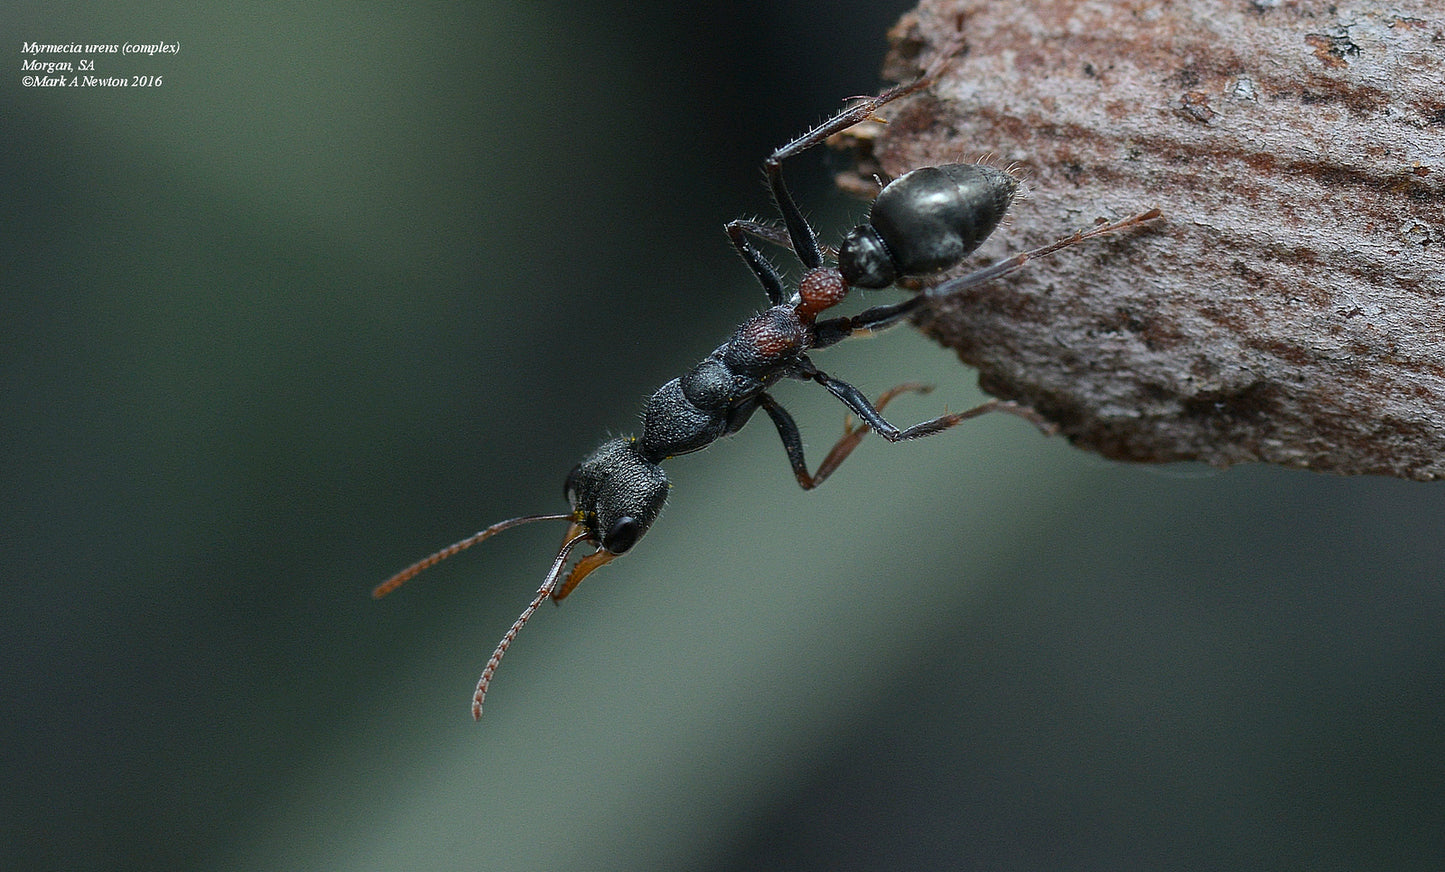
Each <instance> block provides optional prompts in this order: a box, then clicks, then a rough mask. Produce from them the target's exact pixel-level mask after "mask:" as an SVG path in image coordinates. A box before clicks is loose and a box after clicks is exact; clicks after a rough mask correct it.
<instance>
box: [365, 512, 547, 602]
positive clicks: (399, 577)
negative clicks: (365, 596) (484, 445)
mask: <svg viewBox="0 0 1445 872" xmlns="http://www.w3.org/2000/svg"><path fill="white" fill-rule="evenodd" d="M575 520H576V515H575V514H573V513H571V512H569V513H567V514H565V515H527V516H526V517H522V518H509V519H508V520H505V521H498V522H497V523H495V524H493V525H492V526H490V527H488V528H487V529H485V530H483V531H481V532H480V533H473V534H472V535H470V536H468V537H467V538H465V539H463V540H462V541H460V542H453V543H452V544H450V545H448V546H447V547H445V548H443V549H442V550H440V551H438V552H436V553H435V554H429V555H427V556H426V557H423V558H422V559H420V560H418V561H417V562H415V563H413V564H412V565H410V566H408V567H407V568H406V569H403V570H402V571H401V572H398V573H397V574H396V575H393V576H392V577H391V578H388V579H387V580H386V581H383V582H382V583H381V584H378V585H377V586H376V587H375V588H374V589H373V590H372V591H371V595H372V597H374V598H376V599H380V598H382V597H384V596H386V595H387V594H389V593H391V592H392V591H394V590H396V589H397V588H399V587H401V586H402V584H404V583H405V582H406V581H407V580H408V579H410V578H411V577H412V576H414V575H416V574H417V573H419V572H421V571H422V570H423V569H428V568H430V567H433V566H435V565H437V564H438V563H441V562H442V561H443V560H446V559H447V558H448V557H451V556H452V555H453V554H456V553H458V552H461V551H465V550H467V549H468V548H470V547H472V546H473V545H475V544H477V543H478V542H481V541H482V540H484V539H490V538H491V537H493V536H495V535H497V534H498V533H500V532H502V531H503V530H510V529H511V528H513V527H517V526H520V525H522V524H530V523H531V522H533V521H575ZM567 550H571V549H570V546H569V547H568V549H567Z"/></svg>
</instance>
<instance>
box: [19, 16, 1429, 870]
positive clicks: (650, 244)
mask: <svg viewBox="0 0 1445 872" xmlns="http://www.w3.org/2000/svg"><path fill="white" fill-rule="evenodd" d="M906 8H907V4H906V3H904V2H897V3H894V2H868V0H852V2H833V3H826V2H814V0H793V2H777V0H772V2H767V0H739V2H730V3H720V2H719V3H713V2H702V3H692V4H672V3H662V2H654V0H645V2H631V3H622V2H601V0H595V2H575V0H574V2H567V3H560V2H555V0H554V2H543V3H529V4H487V3H478V4H462V3H445V4H429V3H421V4H387V5H379V4H367V5H353V4H342V3H310V4H304V5H302V4H220V3H199V4H198V3H184V4H182V3H158V2H135V3H123V4H110V3H94V4H81V3H75V4H66V3H60V4H55V3H47V4H41V3H32V2H21V3H19V4H9V5H8V6H7V7H6V9H5V10H4V11H3V12H0V22H3V24H4V26H3V30H4V32H5V33H6V34H7V36H8V38H7V39H6V40H5V41H4V49H3V55H4V63H5V65H6V69H8V70H9V71H10V74H9V76H8V78H7V80H6V82H5V84H4V85H3V87H0V114H3V121H0V137H3V149H0V160H3V162H4V170H3V176H0V186H3V192H4V196H3V209H0V222H3V242H0V251H3V267H0V269H3V273H0V287H3V295H0V314H3V322H4V324H5V325H6V335H7V337H8V339H7V341H6V342H4V343H3V345H0V360H3V367H0V378H3V390H0V402H3V404H4V405H3V419H4V430H3V432H4V441H5V451H4V453H3V457H4V460H3V463H4V475H3V479H0V486H3V488H4V491H3V502H0V504H3V506H4V509H3V511H4V513H5V517H4V519H3V525H0V530H3V532H0V543H3V547H0V569H3V574H4V580H5V584H4V588H3V590H4V593H3V596H4V602H3V614H4V632H3V636H0V644H3V647H0V668H3V672H0V681H3V695H0V705H3V706H4V710H3V711H0V718H3V721H4V723H5V724H6V740H5V741H4V742H3V743H0V755H3V760H4V773H5V783H6V787H5V790H4V792H3V794H0V797H3V798H0V867H3V868H5V869H16V870H46V869H57V870H59V869H64V870H90V869H114V870H129V869H136V870H140V869H145V870H153V869H222V868H223V869H228V870H235V869H239V870H247V869H307V870H326V869H337V870H343V869H344V870H360V869H392V870H394V869H409V870H425V869H455V868H469V869H508V870H521V869H539V870H540V869H546V870H568V869H576V870H599V869H628V870H638V869H696V870H731V869H756V868H791V869H832V870H837V869H899V868H950V869H989V870H1003V869H1111V870H1117V869H1151V870H1153V869H1203V868H1215V869H1238V868H1250V869H1305V868H1308V869H1342V870H1343V869H1351V870H1359V869H1438V868H1441V866H1442V863H1445V798H1442V797H1445V682H1442V677H1445V588H1442V584H1441V580H1442V569H1441V567H1442V565H1445V560H1442V558H1445V545H1442V535H1441V524H1442V521H1445V508H1442V502H1445V492H1442V491H1441V489H1440V487H1439V486H1429V485H1420V484H1410V483H1404V482H1397V481H1389V480H1367V479H1339V478H1327V477H1320V476H1313V475H1308V474H1302V473H1293V472H1285V471H1281V470H1278V469H1272V468H1262V467H1253V468H1249V467H1246V468H1239V469H1235V470H1230V471H1228V472H1224V473H1219V474H1213V473H1208V472H1196V471H1192V470H1186V471H1185V472H1184V473H1183V474H1176V473H1174V472H1168V473H1165V474H1161V473H1160V472H1159V471H1150V470H1140V469H1134V468H1127V467H1121V466H1117V465H1111V464H1107V463H1104V462H1102V461H1099V460H1097V459H1096V458H1093V457H1091V456H1088V455H1085V454H1082V453H1080V452H1077V451H1074V450H1071V449H1070V448H1068V447H1067V445H1065V444H1064V443H1063V442H1062V441H1061V440H1045V439H1042V438H1040V437H1039V436H1038V434H1037V433H1036V432H1034V431H1033V430H1032V429H1031V428H1030V427H1029V426H1028V425H1027V424H1025V423H1023V422H1021V421H1018V420H1015V419H1013V418H1007V417H1000V418H999V419H997V420H980V421H978V422H975V423H971V424H969V425H968V426H967V427H966V428H963V429H960V430H959V431H955V432H952V433H950V434H947V435H945V436H941V437H939V438H937V439H933V440H927V441H925V442H921V443H915V444H910V445H899V446H887V445H885V444H883V443H881V442H876V441H874V442H870V443H867V444H865V445H864V446H863V447H862V448H861V449H860V450H859V451H858V452H857V453H856V454H855V455H854V459H853V460H851V461H850V462H849V464H848V465H847V466H846V467H844V469H843V471H842V472H841V473H840V474H839V475H838V476H836V477H835V478H834V479H832V480H830V481H829V482H828V484H827V486H826V487H824V488H822V489H820V490H819V491H816V492H813V493H806V494H805V493H803V492H802V491H800V490H799V489H798V488H797V487H796V486H795V484H794V483H793V480H792V477H791V475H790V474H789V472H788V468H787V465H786V462H785V460H784V457H783V452H782V450H781V447H780V445H779V444H778V440H777V436H776V434H775V433H774V432H773V431H772V429H771V427H770V426H768V425H767V423H766V421H764V422H763V423H761V424H759V425H756V426H754V427H751V428H749V429H748V430H746V431H744V432H743V433H741V434H739V435H738V436H737V437H735V438H733V439H730V440H727V441H725V442H723V443H720V444H719V445H717V446H715V447H713V448H712V449H711V450H710V451H708V452H706V453H704V454H700V455H694V456H690V457H686V458H681V459H678V460H676V461H674V462H672V463H671V464H670V465H669V473H670V475H671V477H672V479H673V482H674V485H675V490H674V494H673V499H672V502H671V504H670V506H669V508H668V510H667V512H666V513H665V514H664V516H663V518H662V520H661V521H660V522H659V524H658V526H657V527H656V528H655V529H654V531H653V532H652V534H651V535H650V536H649V537H648V538H647V540H646V541H645V543H643V545H642V546H640V547H639V548H638V549H637V550H636V552H635V553H634V554H631V555H629V556H628V557H627V559H626V560H624V561H619V562H618V563H616V564H614V565H612V566H610V567H608V568H606V569H604V570H602V571H600V572H599V573H597V574H596V575H594V576H592V577H591V578H590V579H589V580H588V582H587V584H585V585H584V586H583V587H582V588H581V589H579V591H578V593H577V594H576V595H575V596H574V597H573V598H572V599H570V600H568V602H567V604H566V607H565V608H562V609H550V608H548V609H546V610H545V611H543V612H542V613H540V614H539V615H538V617H537V619H536V620H535V621H534V622H533V623H532V624H531V625H529V626H528V628H527V630H526V632H525V633H524V634H523V635H522V636H521V638H520V640H519V641H518V644H517V645H516V646H515V647H514V648H513V650H512V653H511V654H510V655H509V657H508V661H507V663H506V664H505V666H504V668H503V669H502V670H501V672H500V673H499V677H498V680H497V682H496V683H495V684H494V686H493V692H492V695H491V696H490V697H489V699H488V706H487V715H486V717H485V718H484V719H483V721H482V722H481V723H480V724H473V723H472V721H471V718H470V716H469V712H468V703H469V698H470V694H471V690H472V686H473V683H474V682H475V680H476V677H477V673H478V672H479V670H480V668H481V665H482V663H483V662H484V660H485V658H486V656H487V654H488V653H489V652H490V651H491V649H492V646H493V645H494V644H495V642H496V640H497V638H498V637H499V636H500V635H501V633H502V631H503V630H504V629H505V628H506V626H507V625H508V623H510V621H511V620H512V618H513V617H514V616H515V615H516V613H517V612H518V611H520V610H521V608H522V606H523V605H524V604H525V603H526V601H527V600H528V598H530V596H531V595H532V592H533V591H534V589H535V587H536V584H537V582H538V581H539V580H540V578H541V575H542V573H543V571H544V570H545V568H546V566H547V564H548V562H549V561H550V559H551V557H552V555H553V554H554V553H555V548H556V544H557V537H558V536H559V535H560V528H559V525H538V526H533V527H529V528H524V529H522V530H517V531H513V532H509V533H507V534H506V535H505V536H504V537H501V538H498V539H497V540H494V541H492V542H489V543H487V544H486V545H484V546H482V547H481V548H479V549H477V550H475V551H473V552H469V553H468V554H467V555H466V556H465V557H461V558H457V559H456V560H454V561H452V562H450V563H449V564H447V565H444V566H442V567H439V568H437V569H435V570H432V571H431V572H430V573H429V574H428V575H426V576H423V577H422V578H419V579H417V580H415V581H414V582H412V583H411V584H410V585H408V587H406V588H404V589H403V590H402V591H400V592H398V593H397V594H394V595H393V596H392V597H390V598H388V599H387V600H384V601H381V602H373V601H372V600H370V599H369V598H368V596H367V593H368V591H369V589H370V587H371V586H372V585H373V584H375V583H376V582H378V581H380V580H381V579H382V578H384V577H386V576H387V575H389V574H390V573H391V572H392V571H394V570H395V569H397V568H399V567H401V566H402V565H404V564H406V563H408V562H410V561H411V560H412V559H414V558H416V557H419V556H421V555H422V554H424V553H427V552H429V551H431V550H433V549H434V548H437V547H440V546H442V545H445V544H446V543H448V542H451V541H453V540H455V539H457V538H460V537H461V536H463V535H465V534H467V533H470V532H472V531H473V530H475V529H478V528H480V527H482V526H484V525H486V524H488V523H491V522H492V521H495V520H499V519H501V518H505V517H510V516H512V515H517V514H523V513H532V512H551V511H560V510H563V509H564V508H565V503H564V502H563V500H562V497H561V487H562V480H563V477H564V476H565V475H566V473H567V471H568V470H569V469H570V468H571V466H572V465H573V464H574V463H575V462H576V461H577V460H578V459H579V458H580V457H581V456H582V455H583V454H584V453H585V452H587V451H588V450H590V449H591V448H592V447H593V446H594V445H595V444H596V443H597V442H598V441H600V440H601V439H602V438H603V437H604V436H605V435H607V434H611V433H620V432H631V431H633V430H635V415H636V412H637V411H638V409H639V408H640V405H641V401H642V398H643V397H644V396H646V395H647V393H648V392H649V391H651V390H652V389H653V388H654V387H656V386H657V385H658V384H660V383H661V382H663V381H665V380H666V379H668V378H670V377H672V376H673V375H676V374H678V373H679V372H681V371H682V370H683V369H684V368H686V367H687V366H689V365H691V363H693V362H694V361H695V360H696V359H698V358H699V357H701V356H702V355H703V354H705V353H706V352H707V351H709V350H711V348H713V347H714V346H715V345H716V344H717V343H718V342H719V341H720V340H721V339H722V338H723V337H725V336H726V335H727V333H728V332H729V331H730V330H731V328H732V327H733V326H734V325H735V324H736V323H737V322H738V321H740V320H741V319H742V318H743V317H745V316H746V315H747V314H749V313H750V312H752V311H754V310H755V309H757V308H759V307H760V306H761V305H762V303H763V299H762V294H761V292H760V291H759V289H758V288H757V287H756V285H755V283H754V282H753V281H752V280H751V278H750V276H749V275H748V273H747V270H746V269H745V268H743V266H742V265H741V264H740V263H739V262H738V259H737V257H736V256H735V254H734V253H733V252H732V250H731V248H730V247H729V246H728V245H727V242H726V239H725V237H724V235H723V234H722V232H721V225H722V224H723V222H724V221H726V220H728V219H730V218H733V217H737V216H740V215H763V216H768V215H769V208H770V206H769V201H768V199H767V196H766V193H765V191H764V189H763V187H762V185H761V183H760V182H761V176H760V173H759V165H760V161H761V159H762V157H763V155H764V154H765V153H766V152H767V151H768V150H769V149H771V148H772V147H774V146H776V145H778V144H779V143H781V142H783V141H784V140H786V139H787V138H789V137H791V136H792V135H794V134H796V133H798V132H800V131H801V130H803V129H804V128H805V127H806V126H808V125H809V124H811V123H813V122H815V121H817V120H819V119H821V118H823V117H825V116H826V115H827V114H828V113H830V112H831V111H833V110H834V109H836V108H837V107H838V106H839V105H840V102H841V99H842V98H844V97H846V96H849V95H856V94H864V93H870V92H874V91H876V90H878V88H879V87H880V86H881V85H882V84H883V83H882V82H880V81H879V79H878V76H877V69H878V67H879V64H880V62H881V60H882V57H883V53H884V51H885V48H886V45H885V40H884V32H885V30H886V28H887V27H888V26H889V25H890V24H891V23H892V22H893V21H894V20H895V19H896V18H897V16H898V15H899V14H901V13H902V12H903V11H904V10H905V9H906ZM160 40H164V41H179V42H180V43H181V53H180V54H179V55H176V56H167V57H157V58H153V59H145V58H140V59H137V58H115V59H108V60H106V61H104V62H103V63H105V64H106V65H107V69H105V70H101V72H107V73H108V72H115V73H118V74H128V73H146V74H162V75H164V77H165V84H164V86H163V87H162V88H160V89H154V90H140V89H126V90H68V89H67V90H60V89H26V88H22V87H21V86H20V84H19V79H20V75H21V73H20V72H19V70H20V67H21V61H22V56H21V54H20V44H21V42H22V41H37V42H70V41H75V42H87V41H98V42H128V41H141V42H150V41H160ZM979 148H980V150H981V151H982V150H987V144H986V143H980V144H979ZM827 163H828V159H827V158H826V156H820V155H812V156H809V157H806V158H803V159H800V160H799V161H797V166H795V167H791V168H790V171H791V172H793V178H794V179H795V180H796V187H797V189H798V191H799V195H800V199H802V200H803V201H804V202H805V203H807V204H808V208H809V211H810V213H811V214H812V215H813V217H814V218H815V219H816V221H817V222H818V224H819V225H820V227H822V228H823V230H824V234H825V236H827V237H830V238H831V237H833V235H834V234H836V233H837V232H838V231H840V230H841V229H843V228H844V227H846V226H848V225H849V223H850V222H851V221H852V220H853V219H854V218H856V216H857V215H858V214H859V213H861V211H862V208H863V207H862V206H861V205H860V204H857V203H851V202H848V201H847V200H846V199H845V198H844V197H842V196H841V195H840V194H837V193H836V192H834V191H832V190H831V188H830V187H829V181H828V180H829V175H828V168H827ZM1037 196H1039V197H1047V192H1037ZM1028 206H1029V204H1028V203H1027V202H1024V203H1022V204H1020V206H1019V208H1018V209H1017V210H1016V212H1015V213H1014V218H1013V220H1014V221H1015V222H1027V221H1029V220H1030V218H1029V214H1028ZM990 244H991V246H992V248H991V249H990V250H991V251H993V252H999V251H1004V250H1006V249H1007V245H1008V240H1007V232H1006V229H1005V232H1003V233H1001V234H1000V238H998V239H995V240H993V241H992V242H991V243H990ZM885 298H887V295H876V296H875V297H874V299H875V300H881V299H885ZM825 355H826V362H825V361H824V360H823V358H822V357H820V358H819V363H820V364H821V365H823V366H825V367H826V368H827V369H828V370H829V371H830V372H834V373H836V374H838V375H839V376H842V377H844V378H848V379H850V380H852V381H854V382H856V383H857V384H859V385H860V386H861V387H863V388H864V389H865V390H867V391H869V392H870V393H872V392H876V391H879V390H881V389H883V388H886V387H888V386H890V385H892V384H894V383H897V382H900V381H906V380H912V379H919V378H921V379H924V380H929V381H933V382H935V383H937V384H939V386H940V390H939V391H938V392H937V393H935V394H934V395H932V396H931V397H928V398H923V399H915V398H907V399H904V400H900V401H899V402H898V403H897V404H896V405H895V406H894V407H892V409H893V410H894V417H895V419H896V420H901V421H911V420H921V419H922V418H924V417H927V416H930V415H933V414H936V413H937V410H938V407H939V404H940V403H947V404H948V405H949V406H950V407H952V408H955V409H957V408H963V407H965V406H966V405H967V404H969V403H970V402H973V401H975V400H976V399H977V398H978V395H977V392H976V390H975V388H974V379H973V376H972V374H971V373H970V372H968V371H967V370H965V369H962V368H960V367H959V366H957V365H956V364H955V363H954V362H953V361H952V359H951V357H950V355H949V354H948V353H946V352H944V351H941V350H939V349H936V348H933V347H931V346H930V345H929V344H928V343H926V342H925V341H924V340H922V339H921V338H920V337H918V336H917V335H916V334H913V333H912V332H911V331H909V330H907V329H906V328H904V329H900V330H897V331H894V332H893V333H891V334H888V335H886V336H883V337H880V338H879V339H876V340H872V341H863V342H855V343H851V344H848V345H846V346H840V347H839V348H837V349H831V350H829V351H827V352H825ZM777 393H778V395H779V397H780V399H782V400H783V402H785V403H786V404H787V405H788V406H789V408H790V409H792V410H793V412H794V414H795V416H796V417H797V418H798V419H799V422H800V424H801V426H802V428H803V431H804V436H805V438H806V439H807V440H808V441H809V445H810V446H811V448H812V451H813V453H814V456H815V457H818V456H821V454H820V452H821V451H822V450H825V449H826V447H827V446H828V445H830V444H831V443H832V441H833V439H834V438H836V435H837V434H838V432H839V431H840V426H841V421H842V409H841V407H839V406H838V404H837V403H836V402H835V401H833V400H832V399H831V398H830V397H828V396H827V395H826V394H825V393H824V392H823V391H820V390H818V389H816V388H815V387H812V388H810V387H809V386H807V385H804V384H801V383H797V384H794V385H792V386H783V387H782V388H781V389H780V390H779V391H778V392H777Z"/></svg>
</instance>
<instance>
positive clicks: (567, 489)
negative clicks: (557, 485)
mask: <svg viewBox="0 0 1445 872" xmlns="http://www.w3.org/2000/svg"><path fill="white" fill-rule="evenodd" d="M581 474H582V464H580V463H579V464H577V465H576V466H574V467H572V471H571V472H569V473H567V481H565V482H563V484H562V496H563V497H564V498H565V499H566V500H567V502H568V503H570V504H571V505H572V507H573V508H574V509H575V508H576V507H577V478H578V476H580V475H581Z"/></svg>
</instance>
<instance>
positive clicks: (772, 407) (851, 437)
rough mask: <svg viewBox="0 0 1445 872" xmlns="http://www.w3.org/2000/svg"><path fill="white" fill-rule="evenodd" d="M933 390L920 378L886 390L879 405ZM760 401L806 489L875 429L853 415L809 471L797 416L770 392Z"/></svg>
mask: <svg viewBox="0 0 1445 872" xmlns="http://www.w3.org/2000/svg"><path fill="white" fill-rule="evenodd" d="M931 390H933V387H932V386H931V385H925V384H918V383H916V382H910V383H908V384H901V385H898V386H897V387H894V388H892V389H890V390H887V391H884V393H883V395H882V396H880V397H879V398H878V402H877V403H876V404H875V408H878V409H881V408H883V407H884V406H886V405H888V403H889V401H891V400H892V399H893V398H894V397H896V396H898V395H899V394H902V393H915V394H926V393H928V392H929V391H931ZM758 404H759V405H761V406H762V407H763V410H764V411H765V412H767V413H768V417H769V418H772V419H773V424H774V425H776V426H777V428H778V435H779V436H780V437H782V440H783V450H784V451H786V452H787V453H788V464H789V465H790V466H792V467H793V477H794V478H796V479H797V480H798V484H799V485H800V486H801V487H802V488H803V490H812V489H813V488H815V487H817V486H818V485H820V484H822V483H823V482H824V481H826V480H827V479H828V476H830V475H832V474H833V472H834V470H836V469H837V468H838V467H839V466H841V465H842V463H843V461H844V460H847V459H848V455H850V454H852V453H853V449H854V448H857V447H858V443H860V442H862V441H863V437H864V436H867V435H868V431H869V430H870V429H872V428H870V427H869V426H868V425H866V424H857V423H855V422H854V420H853V416H852V415H849V416H848V420H846V421H844V422H843V438H841V439H839V440H838V442H837V444H835V445H834V446H833V448H832V450H830V451H829V452H828V454H827V456H825V457H824V458H823V462H822V463H820V464H818V471H817V472H815V473H812V474H809V473H808V461H807V460H806V459H805V458H804V456H803V439H802V436H800V435H799V433H798V425H797V423H796V422H794V421H793V416H792V415H790V414H788V410H787V409H784V408H783V407H782V406H781V405H780V404H779V403H778V401H777V400H775V399H773V398H772V397H771V396H770V395H768V394H766V393H764V394H763V395H762V396H760V397H759V398H758Z"/></svg>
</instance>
